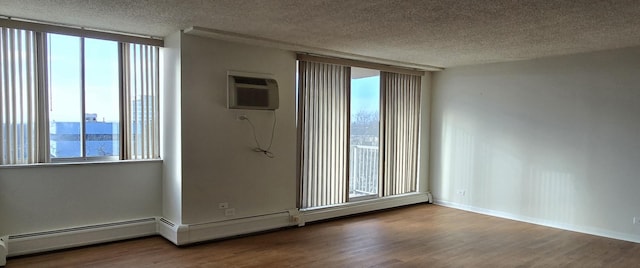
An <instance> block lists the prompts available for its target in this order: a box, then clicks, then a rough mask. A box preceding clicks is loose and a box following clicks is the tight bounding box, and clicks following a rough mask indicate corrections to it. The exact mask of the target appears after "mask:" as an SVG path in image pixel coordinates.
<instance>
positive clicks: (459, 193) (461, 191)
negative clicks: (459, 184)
mask: <svg viewBox="0 0 640 268" xmlns="http://www.w3.org/2000/svg"><path fill="white" fill-rule="evenodd" d="M466 194H467V190H458V195H461V196H465V195H466Z"/></svg>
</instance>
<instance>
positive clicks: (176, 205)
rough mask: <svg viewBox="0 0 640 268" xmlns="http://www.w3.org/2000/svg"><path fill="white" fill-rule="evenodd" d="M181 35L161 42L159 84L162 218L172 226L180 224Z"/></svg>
mask: <svg viewBox="0 0 640 268" xmlns="http://www.w3.org/2000/svg"><path fill="white" fill-rule="evenodd" d="M180 38H181V33H180V32H175V33H174V34H171V35H169V36H167V37H166V38H165V39H164V48H162V50H161V51H162V54H161V58H160V59H161V62H160V66H161V70H162V76H161V77H162V79H163V80H162V83H160V103H161V106H160V122H161V123H160V128H161V132H160V157H161V158H162V159H163V160H164V165H163V166H162V170H163V172H162V216H163V217H164V218H166V219H168V220H170V221H172V222H173V223H175V224H180V223H181V220H182V127H181V125H182V121H181V116H182V98H181V81H182V80H181V61H180V59H181V57H180V55H181V50H180V49H181V40H180Z"/></svg>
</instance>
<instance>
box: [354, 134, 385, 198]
mask: <svg viewBox="0 0 640 268" xmlns="http://www.w3.org/2000/svg"><path fill="white" fill-rule="evenodd" d="M350 157H351V158H350V161H349V178H350V180H349V198H356V197H363V196H372V195H377V194H378V181H379V180H378V176H379V175H378V174H379V172H378V166H380V164H379V161H378V159H379V153H378V146H364V145H351V156H350Z"/></svg>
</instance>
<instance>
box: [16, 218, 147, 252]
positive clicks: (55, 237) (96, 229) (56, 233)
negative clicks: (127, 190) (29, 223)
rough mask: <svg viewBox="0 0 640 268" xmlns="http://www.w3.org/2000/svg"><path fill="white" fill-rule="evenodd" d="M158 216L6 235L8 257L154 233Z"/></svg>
mask: <svg viewBox="0 0 640 268" xmlns="http://www.w3.org/2000/svg"><path fill="white" fill-rule="evenodd" d="M156 227H157V219H156V218H144V219H137V220H129V221H120V222H113V223H104V224H95V225H86V226H80V227H73V228H65V229H58V230H51V231H44V232H34V233H27V234H19V235H9V236H8V239H7V241H6V243H7V248H8V256H18V255H24V254H32V253H39V252H45V251H50V250H56V249H63V248H71V247H78V246H85V245H91V244H97V243H104V242H111V241H117V240H122V239H129V238H136V237H143V236H149V235H155V234H157V231H156Z"/></svg>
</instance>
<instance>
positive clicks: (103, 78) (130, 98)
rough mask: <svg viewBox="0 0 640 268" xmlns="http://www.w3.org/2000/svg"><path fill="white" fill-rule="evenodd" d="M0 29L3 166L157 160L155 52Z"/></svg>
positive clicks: (145, 47)
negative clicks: (110, 160) (62, 162)
mask: <svg viewBox="0 0 640 268" xmlns="http://www.w3.org/2000/svg"><path fill="white" fill-rule="evenodd" d="M0 30H1V31H2V34H1V35H0V56H1V59H2V72H0V73H1V74H0V78H1V81H0V85H1V86H2V88H1V90H0V93H1V94H0V101H1V102H2V109H0V118H1V119H2V132H0V135H1V136H2V143H1V144H0V150H1V151H2V154H1V155H0V160H1V164H29V163H37V162H57V161H94V160H104V159H151V158H158V157H159V150H158V143H159V139H158V131H159V128H158V111H159V107H158V92H159V83H158V81H159V71H158V68H159V61H158V58H159V57H158V56H159V55H158V54H159V48H158V47H155V46H151V45H141V44H131V43H124V42H118V41H109V40H102V39H93V38H88V37H78V36H73V35H62V34H50V33H40V32H33V31H28V30H18V29H8V28H0Z"/></svg>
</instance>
